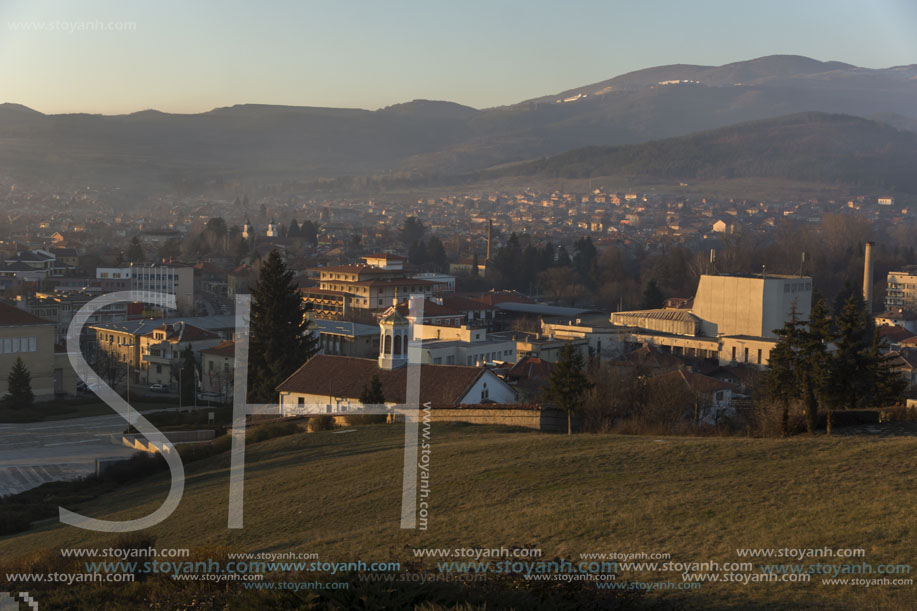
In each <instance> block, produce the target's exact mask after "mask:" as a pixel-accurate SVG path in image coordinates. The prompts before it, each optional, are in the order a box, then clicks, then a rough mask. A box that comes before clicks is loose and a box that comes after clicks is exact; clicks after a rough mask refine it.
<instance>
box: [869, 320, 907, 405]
mask: <svg viewBox="0 0 917 611" xmlns="http://www.w3.org/2000/svg"><path fill="white" fill-rule="evenodd" d="M869 357H870V358H869V360H870V364H871V366H872V372H871V374H872V375H871V382H872V391H873V392H872V397H871V401H870V403H871V405H873V406H875V407H888V406H889V405H895V404H897V403H901V402H902V401H903V400H904V392H905V391H906V390H907V380H906V379H904V377H903V376H901V375H900V374H899V373H897V372H895V371H892V369H891V363H892V361H893V360H894V359H895V358H896V355H894V354H889V353H888V349H887V342H886V341H885V338H884V337H882V336H881V335H879V330H878V329H876V331H875V332H874V334H873V340H872V347H871V349H870V353H869Z"/></svg>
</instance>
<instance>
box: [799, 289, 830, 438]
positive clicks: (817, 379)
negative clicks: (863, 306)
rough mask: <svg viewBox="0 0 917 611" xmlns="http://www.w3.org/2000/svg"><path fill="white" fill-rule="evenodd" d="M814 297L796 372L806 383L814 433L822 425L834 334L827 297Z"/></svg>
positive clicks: (809, 420)
mask: <svg viewBox="0 0 917 611" xmlns="http://www.w3.org/2000/svg"><path fill="white" fill-rule="evenodd" d="M812 299H813V301H814V302H815V305H813V306H812V311H811V312H810V314H809V323H808V325H807V326H806V328H805V329H804V330H803V331H802V334H801V338H800V339H801V346H800V348H801V350H800V355H799V357H800V359H799V360H800V362H799V365H798V369H797V372H796V375H797V378H798V379H799V384H800V386H801V387H802V398H803V402H804V405H805V410H806V412H805V416H806V429H807V430H808V431H809V433H810V434H812V435H814V434H815V428H816V427H817V426H818V406H819V402H820V399H821V397H822V396H823V394H824V389H825V382H826V376H827V368H828V349H827V343H828V341H829V340H830V338H831V321H830V320H829V319H828V306H827V305H826V304H825V301H824V300H823V299H821V298H820V297H818V294H817V293H815V294H813V295H812ZM827 432H828V434H829V435H830V434H831V411H830V409H829V410H828V414H827Z"/></svg>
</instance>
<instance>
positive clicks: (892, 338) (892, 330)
mask: <svg viewBox="0 0 917 611" xmlns="http://www.w3.org/2000/svg"><path fill="white" fill-rule="evenodd" d="M877 331H878V332H879V336H880V337H884V338H885V339H887V340H888V341H889V343H892V344H895V343H898V342H900V341H902V340H905V339H909V338H911V337H914V334H913V333H911V332H910V331H908V330H907V329H905V328H904V327H899V326H898V325H891V326H889V325H883V326H881V327H879V328H878V329H877Z"/></svg>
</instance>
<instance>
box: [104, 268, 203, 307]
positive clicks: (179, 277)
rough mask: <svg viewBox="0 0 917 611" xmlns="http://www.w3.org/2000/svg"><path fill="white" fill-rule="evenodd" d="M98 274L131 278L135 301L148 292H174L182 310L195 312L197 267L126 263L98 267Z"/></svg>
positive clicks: (169, 293)
mask: <svg viewBox="0 0 917 611" xmlns="http://www.w3.org/2000/svg"><path fill="white" fill-rule="evenodd" d="M96 278H97V279H100V280H112V279H114V280H125V279H127V280H129V281H130V290H131V291H133V292H134V301H139V302H145V301H146V300H147V299H149V296H148V295H147V294H148V293H166V294H168V295H175V302H176V305H177V309H178V311H179V313H181V314H189V315H190V314H193V313H194V268H193V267H185V266H178V265H171V264H168V263H162V264H149V265H144V264H140V265H135V264H131V265H129V266H124V267H98V268H96Z"/></svg>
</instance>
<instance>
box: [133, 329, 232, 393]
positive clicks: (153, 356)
mask: <svg viewBox="0 0 917 611" xmlns="http://www.w3.org/2000/svg"><path fill="white" fill-rule="evenodd" d="M218 344H220V336H219V335H218V334H217V333H214V332H213V331H208V330H206V329H201V328H200V327H196V326H194V325H191V324H189V323H187V322H184V321H180V322H175V323H164V324H162V325H160V326H159V327H158V328H156V329H154V330H153V331H151V332H150V333H147V334H145V335H141V336H140V367H141V369H142V370H143V373H144V374H145V376H144V377H145V378H146V383H147V384H164V385H165V386H167V387H169V388H172V387H175V388H177V387H178V383H179V381H180V378H179V375H180V374H179V370H180V369H181V361H182V354H183V353H184V351H185V350H186V349H187V348H189V347H190V348H191V350H192V351H193V352H200V351H201V350H203V349H205V348H212V347H214V346H216V345H218Z"/></svg>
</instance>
